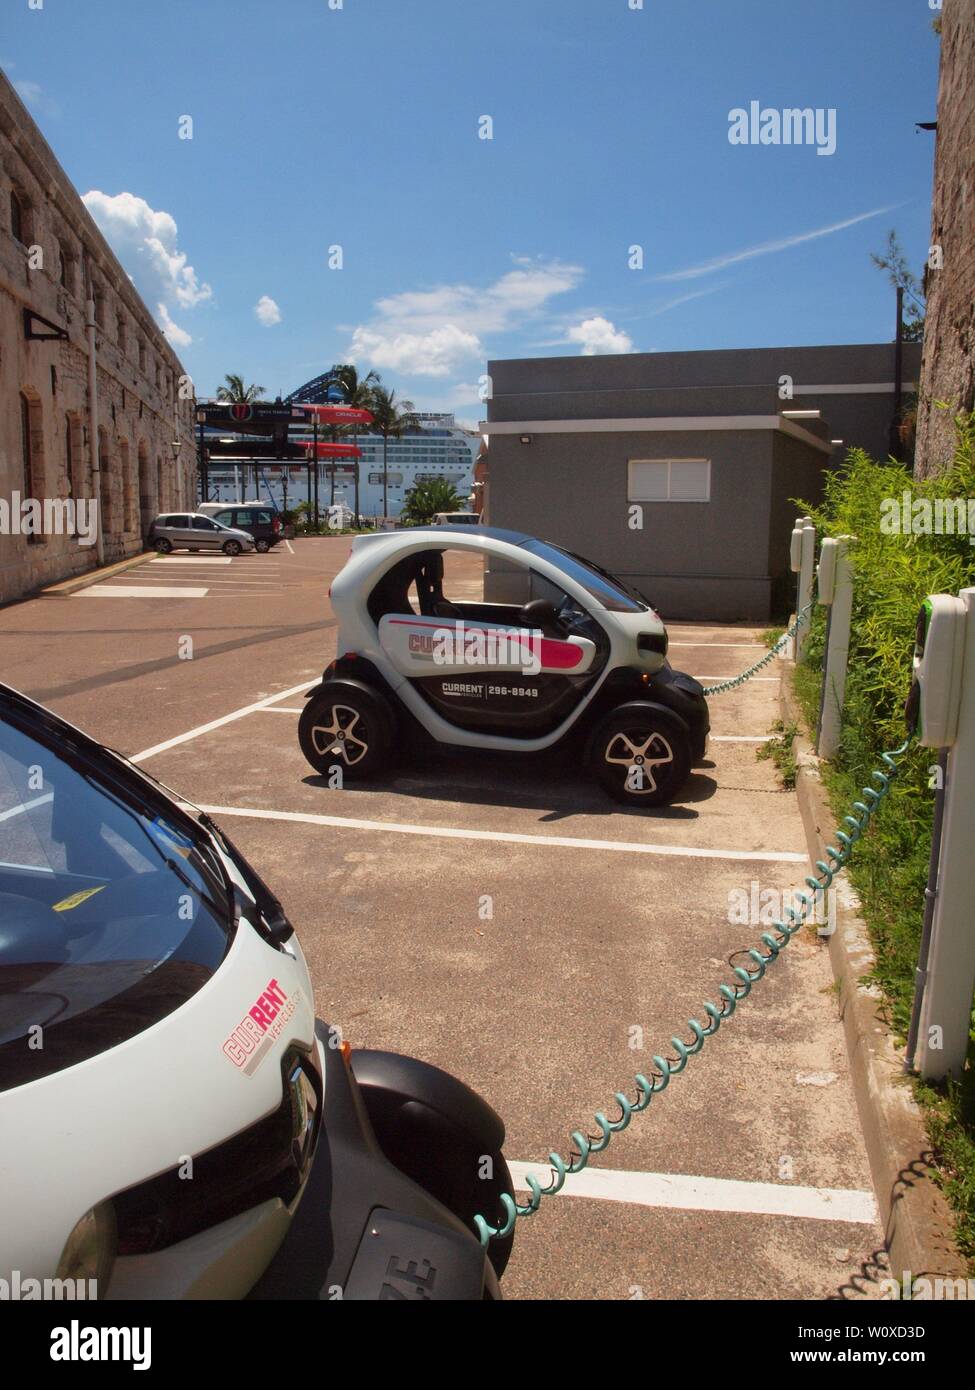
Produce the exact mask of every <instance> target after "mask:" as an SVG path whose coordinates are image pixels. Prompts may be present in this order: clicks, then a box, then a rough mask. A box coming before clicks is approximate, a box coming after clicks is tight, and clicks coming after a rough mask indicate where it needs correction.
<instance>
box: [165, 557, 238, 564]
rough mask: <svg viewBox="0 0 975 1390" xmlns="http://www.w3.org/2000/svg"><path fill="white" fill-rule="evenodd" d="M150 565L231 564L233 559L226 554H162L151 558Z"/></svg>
mask: <svg viewBox="0 0 975 1390" xmlns="http://www.w3.org/2000/svg"><path fill="white" fill-rule="evenodd" d="M149 563H150V565H231V564H233V561H232V560H231V559H230V557H229V556H225V555H201V556H199V557H198V558H193V557H191V556H189V555H160V556H159V557H158V559H155V560H150V561H149Z"/></svg>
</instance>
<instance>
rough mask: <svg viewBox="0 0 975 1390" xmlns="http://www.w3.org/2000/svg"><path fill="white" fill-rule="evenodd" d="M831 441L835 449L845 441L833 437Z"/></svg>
mask: <svg viewBox="0 0 975 1390" xmlns="http://www.w3.org/2000/svg"><path fill="white" fill-rule="evenodd" d="M829 442H830V443H831V444H832V446H833V448H834V449H838V448H839V447H840V445H841V444H842V443H843V441H842V439H831V440H830V441H829Z"/></svg>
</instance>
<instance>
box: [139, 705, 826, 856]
mask: <svg viewBox="0 0 975 1390" xmlns="http://www.w3.org/2000/svg"><path fill="white" fill-rule="evenodd" d="M302 688H304V687H302ZM220 722H226V721H220ZM201 732H202V731H201ZM173 741H174V742H177V743H178V742H180V740H179V739H176V740H173ZM167 746H168V745H165V744H161V745H160V748H159V749H152V748H151V749H150V750H149V752H148V753H141V754H139V755H138V756H137V757H135V758H133V759H132V761H133V762H139V761H140V760H141V759H142V758H144V757H148V756H150V754H152V753H154V752H159V751H161V749H162V748H164V747H167ZM200 810H201V811H206V813H207V815H210V816H244V817H246V818H247V819H249V820H277V821H289V822H291V823H292V824H295V825H328V826H332V827H333V828H335V829H339V830H376V831H379V832H380V833H381V834H392V835H429V836H430V837H431V838H433V839H439V840H488V841H489V842H491V843H492V844H498V843H503V844H508V845H545V846H557V847H558V848H560V849H603V850H611V851H613V852H615V853H620V854H664V855H671V856H673V857H674V858H676V859H734V860H751V861H759V862H761V863H767V864H808V862H809V860H808V857H807V856H806V855H805V854H796V853H794V852H793V851H792V850H762V849H757V850H747V849H700V848H698V847H697V846H696V845H655V844H644V843H642V842H640V841H638V840H584V839H577V838H575V837H574V836H571V835H518V834H515V833H514V832H512V831H508V830H458V829H455V828H454V827H453V826H447V825H405V824H400V823H398V822H396V821H385V820H356V819H353V818H352V817H349V816H319V815H314V814H313V813H311V812H305V811H262V810H257V809H255V808H253V807H250V806H201V807H200Z"/></svg>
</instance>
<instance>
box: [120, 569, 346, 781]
mask: <svg viewBox="0 0 975 1390" xmlns="http://www.w3.org/2000/svg"><path fill="white" fill-rule="evenodd" d="M204 592H206V591H205V590H204ZM228 597H229V595H228ZM320 679H321V677H319V676H315V677H313V679H312V680H308V681H302V683H301V685H293V686H292V687H291V688H290V690H279V691H278V692H277V694H276V695H268V696H266V697H265V698H264V699H263V700H256V701H255V702H254V704H252V705H244V707H243V708H242V709H235V710H232V711H231V712H230V714H224V715H221V717H220V718H219V719H211V721H210V723H209V724H199V725H198V726H197V727H196V728H195V729H188V730H187V732H186V733H185V734H177V735H176V737H175V738H168V739H166V741H165V743H155V744H153V746H152V747H151V748H144V749H143V750H142V752H141V753H133V754H132V756H131V757H130V758H129V762H130V763H141V762H145V760H146V758H154V757H155V756H156V754H157V753H165V752H166V750H167V748H176V747H177V746H178V745H179V744H181V743H189V741H190V739H193V738H199V737H200V736H201V734H209V733H211V732H212V730H214V729H221V728H223V726H224V724H232V723H233V721H234V720H235V719H243V717H244V715H245V714H253V713H254V711H255V710H259V709H267V707H268V705H274V704H277V702H278V700H288V699H290V698H291V696H292V695H298V694H299V693H300V692H301V691H302V690H307V689H308V687H309V686H310V685H317V683H318V681H319V680H320Z"/></svg>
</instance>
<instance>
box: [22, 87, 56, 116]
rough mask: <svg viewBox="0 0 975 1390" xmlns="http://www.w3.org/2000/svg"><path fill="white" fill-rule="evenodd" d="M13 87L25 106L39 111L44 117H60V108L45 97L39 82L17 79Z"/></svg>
mask: <svg viewBox="0 0 975 1390" xmlns="http://www.w3.org/2000/svg"><path fill="white" fill-rule="evenodd" d="M13 86H14V91H15V92H16V93H17V95H18V96H19V97H20V99H21V101H22V102H23V103H24V105H25V106H29V107H31V109H32V110H34V111H40V112H41V113H42V114H43V115H45V116H60V114H61V108H60V107H59V106H58V104H57V102H56V101H53V100H52V99H51V98H50V97H49V96H46V95H45V93H44V88H43V87H42V86H41V84H40V83H39V82H28V81H27V80H26V78H19V79H18V80H17V81H16V82H15V83H14V84H13Z"/></svg>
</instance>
